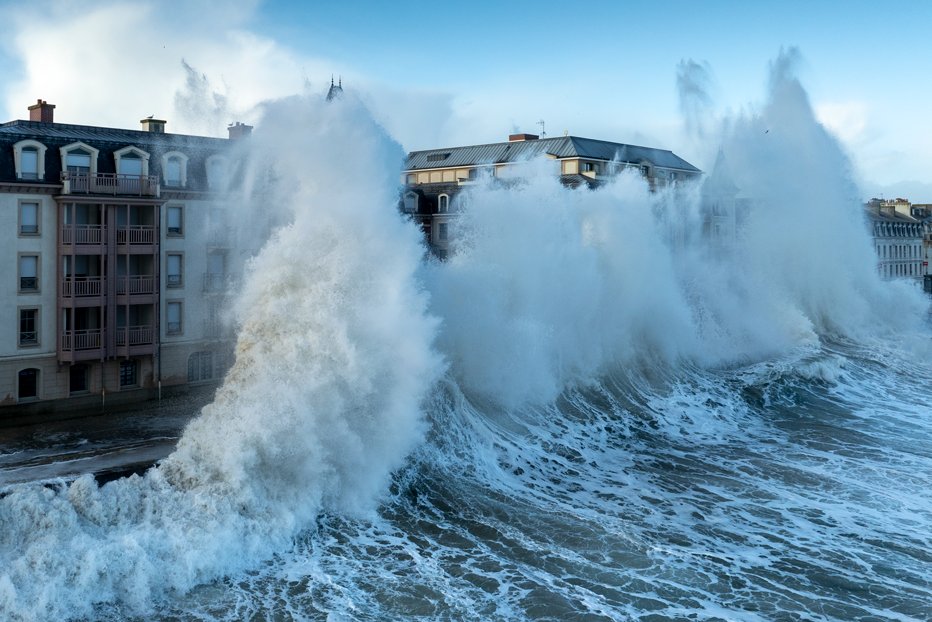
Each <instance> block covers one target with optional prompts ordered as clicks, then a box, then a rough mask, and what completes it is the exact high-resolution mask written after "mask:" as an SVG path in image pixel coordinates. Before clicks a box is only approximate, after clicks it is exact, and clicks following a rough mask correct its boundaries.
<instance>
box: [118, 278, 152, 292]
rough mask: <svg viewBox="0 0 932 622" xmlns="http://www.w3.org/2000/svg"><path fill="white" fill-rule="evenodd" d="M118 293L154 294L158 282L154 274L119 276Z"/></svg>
mask: <svg viewBox="0 0 932 622" xmlns="http://www.w3.org/2000/svg"><path fill="white" fill-rule="evenodd" d="M116 293H117V295H118V296H126V295H129V296H137V295H148V296H151V295H154V294H155V293H156V282H155V276H154V275H133V276H121V277H117V286H116Z"/></svg>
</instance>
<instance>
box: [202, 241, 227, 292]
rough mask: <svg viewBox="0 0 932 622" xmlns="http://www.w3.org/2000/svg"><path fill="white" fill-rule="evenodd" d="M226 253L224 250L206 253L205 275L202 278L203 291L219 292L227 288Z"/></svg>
mask: <svg viewBox="0 0 932 622" xmlns="http://www.w3.org/2000/svg"><path fill="white" fill-rule="evenodd" d="M227 285H228V281H227V255H226V252H224V251H214V252H211V253H208V254H207V275H206V276H205V278H204V291H206V292H219V291H223V290H225V289H226V288H227Z"/></svg>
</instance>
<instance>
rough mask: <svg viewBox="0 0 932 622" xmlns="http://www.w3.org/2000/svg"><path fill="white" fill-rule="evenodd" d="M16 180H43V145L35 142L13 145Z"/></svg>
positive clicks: (22, 142)
mask: <svg viewBox="0 0 932 622" xmlns="http://www.w3.org/2000/svg"><path fill="white" fill-rule="evenodd" d="M13 160H14V164H15V165H16V178H17V179H22V180H24V181H42V180H44V179H45V145H43V144H42V143H40V142H38V141H36V140H21V141H19V142H18V143H16V144H15V145H13Z"/></svg>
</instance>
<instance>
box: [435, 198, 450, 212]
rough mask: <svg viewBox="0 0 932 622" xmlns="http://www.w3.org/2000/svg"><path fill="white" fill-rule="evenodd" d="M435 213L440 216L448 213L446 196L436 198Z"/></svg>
mask: <svg viewBox="0 0 932 622" xmlns="http://www.w3.org/2000/svg"><path fill="white" fill-rule="evenodd" d="M437 211H438V212H439V213H441V214H446V213H447V212H449V211H450V197H449V195H446V194H441V195H440V196H439V197H437Z"/></svg>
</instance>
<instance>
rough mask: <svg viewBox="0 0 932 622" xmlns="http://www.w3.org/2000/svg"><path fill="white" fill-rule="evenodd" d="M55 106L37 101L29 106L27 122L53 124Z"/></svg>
mask: <svg viewBox="0 0 932 622" xmlns="http://www.w3.org/2000/svg"><path fill="white" fill-rule="evenodd" d="M54 116H55V105H54V104H50V103H48V102H46V101H44V100H41V99H37V100H36V103H35V104H33V105H32V106H29V120H30V121H39V122H41V123H54Z"/></svg>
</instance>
